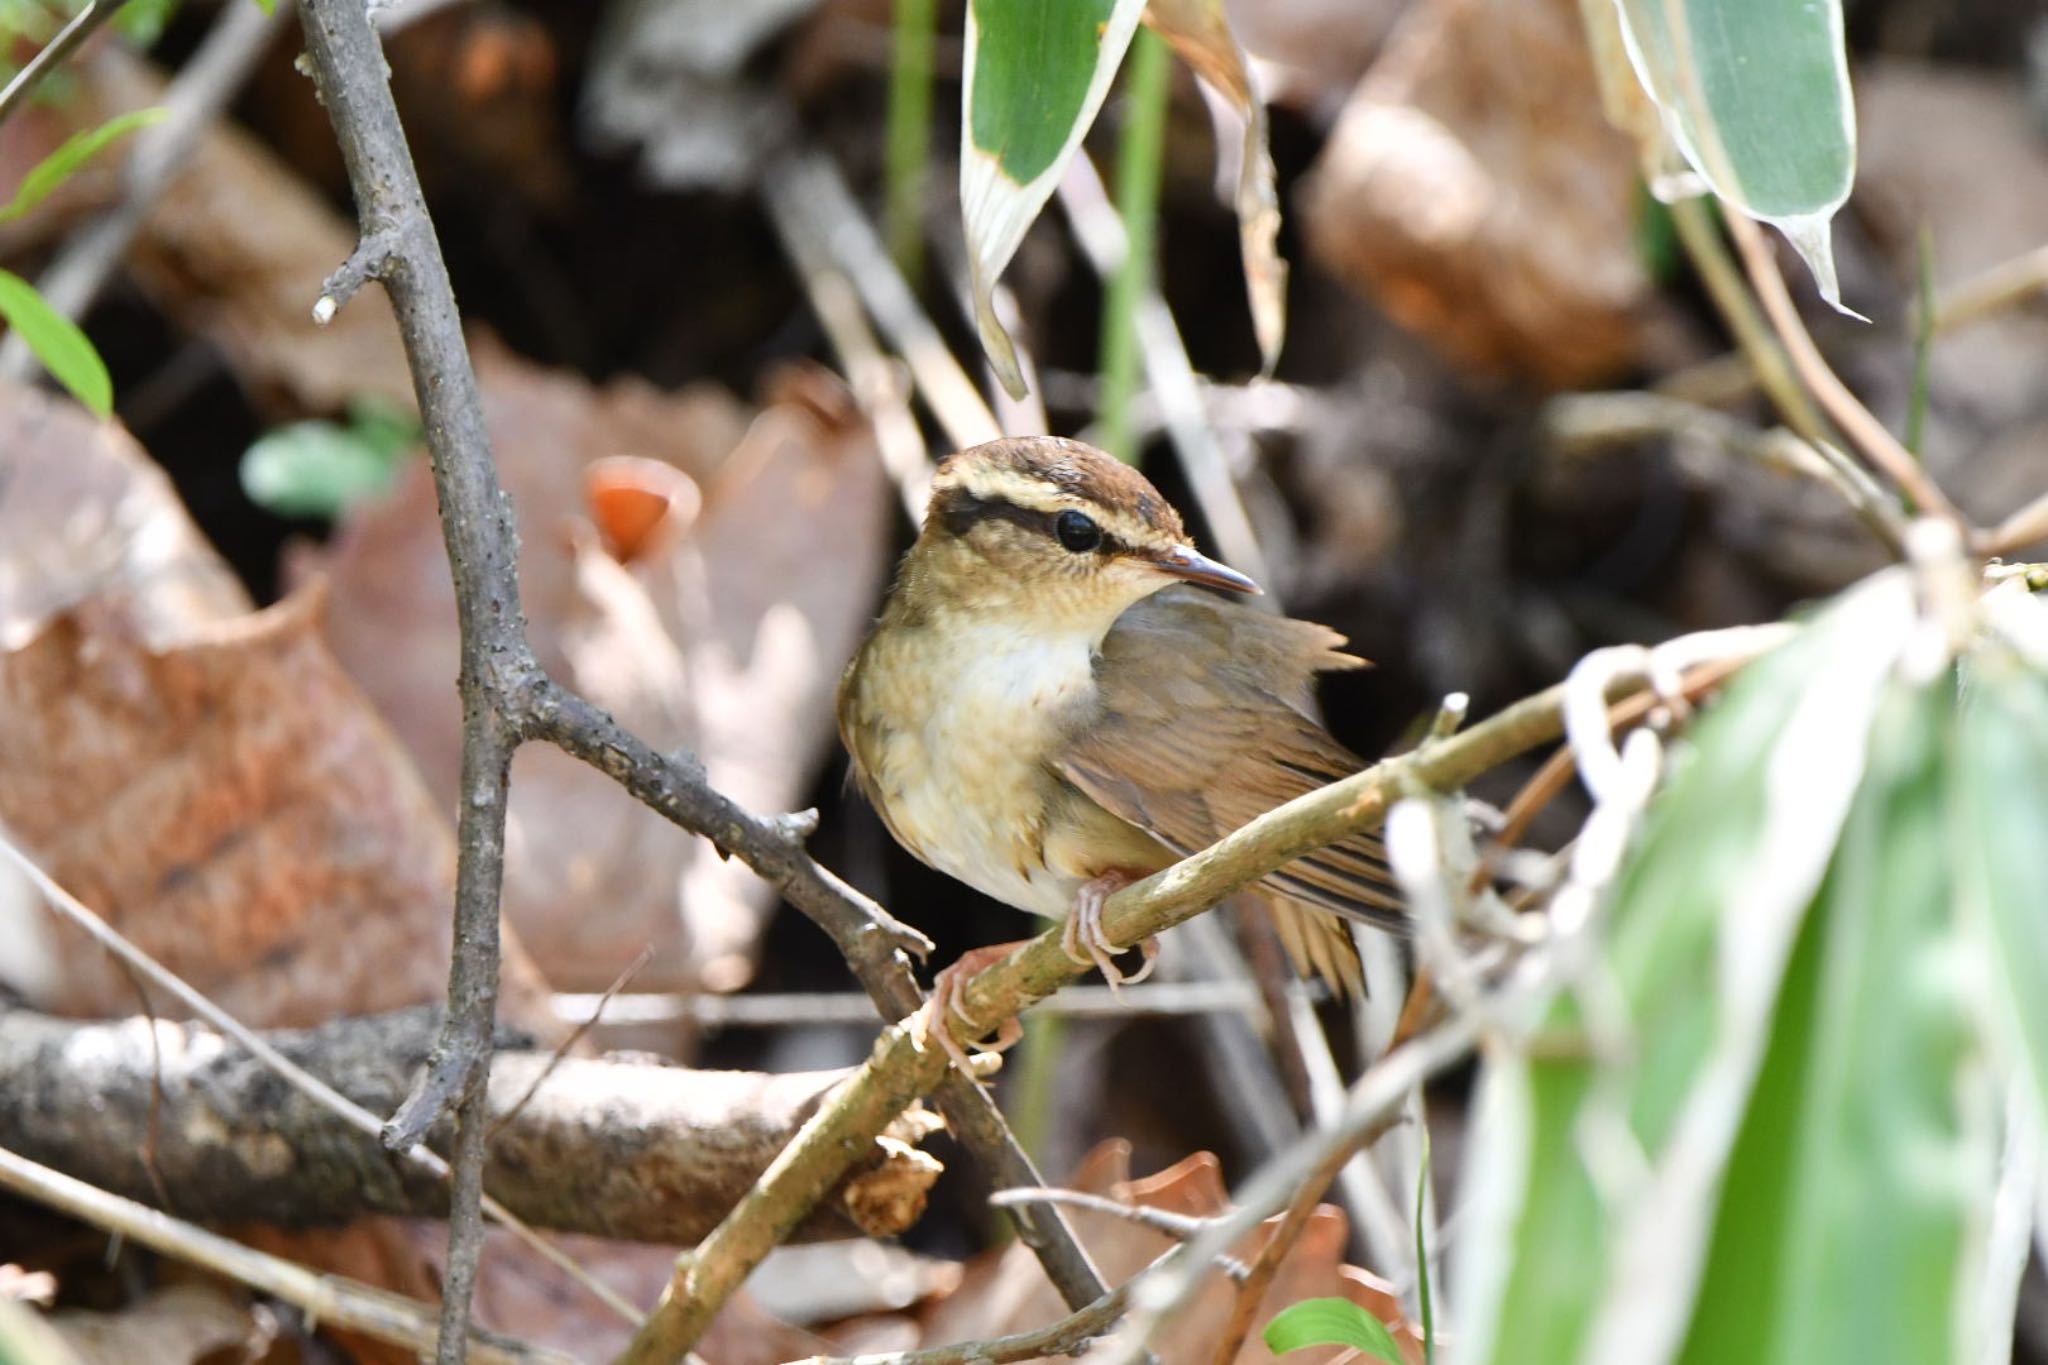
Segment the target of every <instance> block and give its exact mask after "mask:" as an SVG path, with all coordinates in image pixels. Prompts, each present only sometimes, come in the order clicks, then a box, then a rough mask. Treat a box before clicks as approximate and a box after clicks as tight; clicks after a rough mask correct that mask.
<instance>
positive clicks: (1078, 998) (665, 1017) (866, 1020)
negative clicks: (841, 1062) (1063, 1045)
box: [554, 981, 1325, 1029]
mask: <svg viewBox="0 0 2048 1365" xmlns="http://www.w3.org/2000/svg"><path fill="white" fill-rule="evenodd" d="M1303 984H1304V986H1306V987H1307V989H1308V990H1309V991H1310V992H1312V993H1314V992H1317V990H1318V983H1315V982H1304V983H1303ZM1312 998H1325V997H1323V996H1321V995H1312ZM596 1000H597V997H596V996H592V995H557V996H555V997H554V1012H555V1017H556V1018H558V1019H560V1020H561V1021H562V1022H564V1023H570V1024H573V1023H575V1022H577V1021H579V1020H585V1019H588V1018H589V1017H590V1012H591V1010H592V1008H593V1007H594V1006H595V1004H596ZM1258 1007H1259V995H1258V991H1257V990H1256V989H1255V988H1254V987H1252V986H1251V985H1250V984H1248V983H1246V982H1243V981H1151V982H1147V983H1145V984H1144V985H1142V986H1120V987H1118V988H1116V989H1115V990H1112V989H1110V988H1109V987H1108V986H1086V985H1082V986H1070V987H1068V988H1067V989H1066V990H1063V991H1061V992H1060V993H1059V994H1058V995H1057V996H1054V997H1053V998H1052V999H1050V1000H1048V1001H1046V1002H1045V1003H1044V1004H1043V1005H1040V1006H1039V1007H1038V1012H1039V1013H1040V1014H1058V1015H1065V1016H1066V1017H1068V1018H1070V1019H1142V1018H1145V1017H1147V1016H1153V1017H1160V1018H1183V1017H1186V1016H1187V1015H1191V1014H1242V1013H1244V1012H1245V1011H1247V1010H1255V1009H1257V1008H1258ZM605 1018H606V1020H607V1021H608V1022H610V1023H612V1024H680V1023H689V1024H694V1025H697V1026H699V1027H702V1028H710V1029H723V1028H760V1029H772V1028H794V1027H797V1026H804V1027H811V1026H815V1025H818V1024H872V1023H874V1022H875V1002H874V1001H873V1000H872V999H870V998H869V997H867V996H865V995H863V994H861V993H859V992H858V991H825V992H814V991H790V992H787V993H771V992H765V991H764V992H761V993H759V994H752V993H750V994H747V995H681V994H669V993H666V992H660V993H656V992H649V993H646V994H635V993H633V992H627V993H625V994H623V995H619V996H615V997H613V999H612V1001H611V1004H610V1005H609V1006H607V1007H606V1009H605Z"/></svg>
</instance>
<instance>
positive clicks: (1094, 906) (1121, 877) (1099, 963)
mask: <svg viewBox="0 0 2048 1365" xmlns="http://www.w3.org/2000/svg"><path fill="white" fill-rule="evenodd" d="M1139 879H1140V874H1137V873H1131V872H1105V873H1103V874H1102V875H1101V876H1100V877H1096V878H1094V879H1092V880H1090V881H1088V882H1085V883H1083V884H1082V886H1081V890H1080V891H1079V892H1078V893H1077V894H1076V895H1075V896H1074V913H1073V914H1071V915H1069V916H1067V922H1066V924H1065V926H1064V927H1062V928H1061V930H1060V946H1061V947H1062V948H1064V949H1066V951H1067V956H1068V957H1069V958H1070V959H1072V960H1073V961H1075V962H1078V963H1080V964H1081V965H1082V966H1083V967H1087V966H1093V967H1095V968H1096V969H1097V970H1099V971H1100V972H1101V973H1102V979H1103V980H1104V981H1107V982H1108V983H1109V988H1110V989H1111V990H1115V989H1116V988H1117V987H1119V986H1126V985H1130V986H1135V985H1136V984H1138V983H1139V982H1140V981H1143V980H1144V979H1145V978H1146V977H1148V976H1150V975H1152V969H1153V967H1155V966H1157V965H1158V962H1159V940H1158V939H1157V938H1148V939H1146V940H1145V941H1144V942H1143V943H1140V944H1139V945H1138V948H1139V949H1140V950H1141V951H1142V952H1143V953H1144V954H1145V965H1144V966H1142V967H1140V968H1139V969H1138V970H1137V971H1135V972H1132V973H1129V974H1128V975H1127V974H1126V973H1125V972H1124V971H1123V969H1122V968H1120V967H1118V966H1117V965H1116V955H1117V953H1118V951H1119V949H1118V948H1117V946H1116V945H1115V944H1113V943H1111V942H1110V941H1109V939H1108V937H1107V936H1106V935H1105V934H1104V933H1103V930H1102V903H1103V902H1104V901H1106V900H1108V899H1109V898H1110V897H1111V896H1114V895H1115V894H1116V893H1117V892H1119V891H1121V890H1123V889H1124V888H1125V887H1127V886H1129V885H1130V884H1131V883H1132V882H1135V881H1138V880H1139Z"/></svg>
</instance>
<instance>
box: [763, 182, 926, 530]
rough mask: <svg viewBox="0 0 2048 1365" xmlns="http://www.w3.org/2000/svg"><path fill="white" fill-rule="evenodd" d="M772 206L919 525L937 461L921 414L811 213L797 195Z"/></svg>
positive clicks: (779, 197) (772, 200) (780, 197)
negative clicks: (928, 446) (919, 421)
mask: <svg viewBox="0 0 2048 1365" xmlns="http://www.w3.org/2000/svg"><path fill="white" fill-rule="evenodd" d="M767 204H768V216H769V218H770V219H771V220H772V221H773V222H774V224H775V232H776V235H777V236H778V237H780V238H781V239H782V250H783V254H784V255H786V256H788V257H789V259H790V263H791V264H792V265H794V266H795V267H796V273H797V278H798V280H800V281H801V282H802V284H803V287H804V294H805V296H806V297H807V298H809V299H810V301H811V311H812V312H813V313H815V314H817V315H818V322H819V323H820V324H821V325H822V326H823V327H824V329H825V336H826V337H827V338H828V339H829V340H830V341H831V343H832V349H833V351H835V352H836V353H837V354H838V356H839V368H840V370H841V371H843V372H844V373H845V375H846V382H847V384H848V386H849V387H851V388H852V390H853V396H854V400H855V401H856V402H858V403H859V404H860V406H861V411H862V412H864V413H866V414H867V418H868V421H869V423H870V424H872V425H873V427H874V429H875V444H876V445H878V446H879V447H880V448H881V451H882V463H883V464H884V465H885V466H886V467H887V468H888V470H889V477H890V478H891V479H892V480H893V481H894V482H895V484H896V491H897V493H898V495H899V496H900V497H901V498H902V499H903V510H904V512H905V513H906V514H907V515H908V516H909V518H910V521H911V524H912V525H915V524H916V523H917V522H919V521H920V520H922V519H923V517H924V506H925V502H926V500H927V498H929V496H930V494H931V482H932V461H931V455H930V453H929V452H928V451H927V450H926V449H925V446H924V434H923V433H922V432H920V431H919V430H918V429H917V418H916V417H915V416H914V415H913V414H912V413H911V411H910V402H909V396H908V394H906V393H905V392H904V391H903V384H902V382H901V380H900V378H899V373H900V371H899V367H898V366H897V365H896V364H895V363H893V362H892V361H891V360H890V359H889V357H887V356H886V355H884V354H883V353H882V347H881V343H880V342H878V341H877V340H876V339H875V334H874V332H873V331H872V330H871V329H870V328H869V327H868V320H867V315H866V314H865V313H863V312H862V311H861V304H860V293H859V291H858V290H856V289H855V288H854V285H853V281H852V280H851V279H849V278H847V275H846V272H845V271H844V270H842V269H840V267H839V265H838V263H837V262H836V261H834V260H833V259H832V257H831V254H830V253H829V252H827V251H826V250H825V247H824V244H823V243H822V242H820V241H819V240H818V234H817V232H816V231H815V227H814V225H813V223H812V222H811V218H810V215H809V214H807V213H803V212H799V211H798V206H797V204H796V203H795V198H794V196H793V195H789V194H782V193H777V194H770V195H769V196H767Z"/></svg>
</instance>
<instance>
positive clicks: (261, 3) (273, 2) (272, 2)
mask: <svg viewBox="0 0 2048 1365" xmlns="http://www.w3.org/2000/svg"><path fill="white" fill-rule="evenodd" d="M256 8H257V9H260V10H262V11H263V12H264V13H265V14H275V13H277V0H256Z"/></svg>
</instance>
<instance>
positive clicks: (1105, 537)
mask: <svg viewBox="0 0 2048 1365" xmlns="http://www.w3.org/2000/svg"><path fill="white" fill-rule="evenodd" d="M1062 510H1064V509H1062ZM932 513H933V515H935V516H936V517H938V519H939V524H940V525H941V526H943V527H945V528H946V531H947V533H948V534H950V535H955V536H964V535H966V534H967V533H968V532H969V531H972V530H973V529H974V528H975V527H976V526H978V525H979V524H981V523H982V522H985V521H1007V522H1009V523H1011V524H1012V525H1014V526H1020V527H1022V528H1023V529H1024V530H1026V531H1029V532H1031V533H1032V534H1033V535H1040V536H1044V537H1045V538H1046V539H1048V540H1057V539H1058V537H1059V531H1058V529H1057V527H1056V524H1055V523H1057V522H1058V520H1059V513H1058V512H1042V511H1039V510H1038V509H1037V508H1032V507H1019V506H1018V505H1017V504H1016V503H1014V502H1010V501H1008V500H1007V499H1004V498H978V497H976V496H975V495H974V494H972V493H970V492H968V491H967V490H966V489H964V488H947V489H942V490H940V492H939V493H938V495H937V497H935V498H934V499H933V501H932ZM1100 525H1101V524H1100V523H1097V526H1098V528H1100ZM1129 548H1130V547H1129V546H1128V545H1126V544H1125V543H1124V542H1123V541H1121V540H1119V539H1117V537H1116V536H1114V535H1112V534H1111V533H1110V532H1109V531H1108V530H1106V529H1104V530H1102V545H1101V550H1100V553H1104V554H1123V553H1125V552H1127V551H1128V550H1129Z"/></svg>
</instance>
